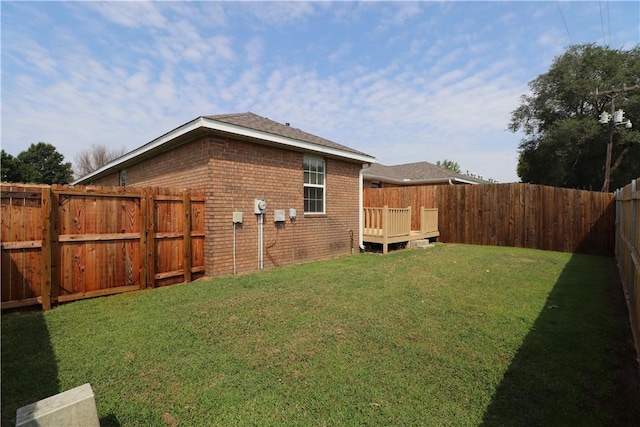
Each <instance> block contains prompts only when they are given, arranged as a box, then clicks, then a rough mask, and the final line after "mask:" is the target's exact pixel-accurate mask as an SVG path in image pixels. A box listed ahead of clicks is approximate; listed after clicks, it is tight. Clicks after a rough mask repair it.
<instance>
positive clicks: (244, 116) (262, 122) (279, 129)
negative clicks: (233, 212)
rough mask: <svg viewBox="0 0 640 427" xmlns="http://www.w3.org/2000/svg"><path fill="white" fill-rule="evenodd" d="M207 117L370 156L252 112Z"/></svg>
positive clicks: (207, 117)
mask: <svg viewBox="0 0 640 427" xmlns="http://www.w3.org/2000/svg"><path fill="white" fill-rule="evenodd" d="M204 117H205V118H206V119H210V120H215V121H218V122H224V123H229V124H232V125H236V126H242V127H244V128H248V129H254V130H258V131H261V132H266V133H270V134H272V135H278V136H283V137H285V138H291V139H296V140H298V141H304V142H309V143H311V144H316V145H320V146H323V147H330V148H335V149H338V150H343V151H347V152H350V153H355V154H362V155H365V156H370V155H369V154H366V153H363V152H361V151H358V150H354V149H353V148H349V147H346V146H344V145H341V144H338V143H336V142H333V141H329V140H328V139H324V138H321V137H319V136H316V135H312V134H310V133H307V132H304V131H302V130H300V129H298V128H294V127H291V126H289V125H286V124H282V123H278V122H276V121H273V120H270V119H268V118H266V117H262V116H258V115H257V114H254V113H252V112H246V113H235V114H219V115H215V116H204Z"/></svg>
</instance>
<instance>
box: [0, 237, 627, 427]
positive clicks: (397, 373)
mask: <svg viewBox="0 0 640 427" xmlns="http://www.w3.org/2000/svg"><path fill="white" fill-rule="evenodd" d="M615 275H616V270H615V267H613V260H612V259H610V258H604V257H597V256H588V255H572V254H566V253H557V252H545V251H536V250H527V249H514V248H498V247H481V246H468V245H443V244H440V245H437V246H436V247H435V248H433V249H428V250H413V251H397V252H393V253H390V254H388V255H386V256H381V255H376V254H363V255H358V256H348V257H343V258H339V259H335V260H330V261H324V262H316V263H309V264H304V265H297V266H291V267H286V268H279V269H275V270H270V271H266V272H262V273H258V274H250V275H243V276H235V277H223V278H215V279H207V280H201V281H198V282H194V283H190V284H185V285H176V286H172V287H167V288H161V289H156V290H150V291H142V292H135V293H127V294H122V295H117V296H111V297H106V298H99V299H93V300H86V301H79V302H74V303H71V304H67V305H63V306H60V307H57V308H55V309H54V310H51V311H49V312H45V313H40V312H31V313H12V314H5V315H3V317H2V425H3V426H5V425H6V426H9V425H13V422H14V418H15V411H16V409H17V408H19V407H20V406H23V405H26V404H28V403H31V402H33V401H35V400H38V399H41V398H44V397H47V396H50V395H52V394H55V393H57V392H60V391H64V390H67V389H70V388H73V387H76V386H78V385H81V384H84V383H87V382H88V383H90V384H91V386H92V388H93V390H94V393H95V396H96V401H97V405H98V411H99V415H100V418H101V423H102V425H107V426H109V425H122V426H149V425H158V426H162V425H169V426H174V425H194V426H202V425H260V426H265V425H293V426H302V425H403V424H404V425H429V426H447V425H452V426H453V425H455V426H465V425H468V426H476V425H486V426H504V425H521V426H525V425H526V426H534V425H540V426H551V425H558V426H562V425H626V424H628V423H629V422H632V421H633V420H636V421H637V418H634V417H636V416H638V412H637V409H638V407H640V405H638V398H637V393H638V381H637V379H638V371H637V362H636V360H635V353H634V350H633V344H632V342H631V338H630V332H629V328H628V323H627V314H626V311H625V310H626V308H625V306H624V300H623V297H622V294H621V291H620V289H619V285H618V283H617V282H616V280H615Z"/></svg>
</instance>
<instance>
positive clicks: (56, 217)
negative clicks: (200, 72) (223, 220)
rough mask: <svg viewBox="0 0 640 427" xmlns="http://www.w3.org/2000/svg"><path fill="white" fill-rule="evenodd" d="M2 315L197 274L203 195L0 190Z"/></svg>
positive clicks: (200, 260)
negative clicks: (16, 309)
mask: <svg viewBox="0 0 640 427" xmlns="http://www.w3.org/2000/svg"><path fill="white" fill-rule="evenodd" d="M0 194H1V202H2V204H1V211H0V215H1V221H2V230H1V234H0V246H1V249H2V260H1V262H2V264H1V268H2V272H1V279H2V300H1V306H2V309H6V308H12V307H21V306H27V305H34V304H42V307H43V309H49V308H50V307H51V304H53V303H56V302H65V301H73V300H77V299H82V298H91V297H95V296H101V295H108V294H114V293H119V292H126V291H131V290H138V289H144V288H147V287H156V286H164V285H170V284H174V283H180V282H185V281H191V280H192V279H193V277H194V275H196V276H200V275H203V274H204V236H205V233H204V202H205V197H204V192H202V191H194V190H182V191H180V190H169V189H159V188H142V189H132V188H124V187H97V186H89V187H80V186H76V187H67V186H64V187H63V186H59V185H54V186H44V185H10V184H0Z"/></svg>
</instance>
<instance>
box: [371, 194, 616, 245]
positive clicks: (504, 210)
mask: <svg viewBox="0 0 640 427" xmlns="http://www.w3.org/2000/svg"><path fill="white" fill-rule="evenodd" d="M613 200H614V195H613V193H598V192H592V191H584V190H572V189H566V188H556V187H548V186H541V185H530V184H487V185H435V186H407V187H388V188H368V189H365V190H364V200H363V202H364V206H370V207H383V206H389V207H397V208H399V207H407V206H412V207H413V208H414V209H413V210H412V224H411V228H412V229H418V227H419V223H420V218H419V215H418V212H419V210H418V207H420V206H425V207H428V208H437V209H438V212H439V215H438V231H439V232H440V237H439V240H441V241H443V242H449V243H468V244H478V245H498V246H513V247H525V248H535V249H545V250H554V251H561V252H580V253H592V254H601V255H608V256H611V255H613V250H614V234H615V232H614V230H615V204H614V203H613Z"/></svg>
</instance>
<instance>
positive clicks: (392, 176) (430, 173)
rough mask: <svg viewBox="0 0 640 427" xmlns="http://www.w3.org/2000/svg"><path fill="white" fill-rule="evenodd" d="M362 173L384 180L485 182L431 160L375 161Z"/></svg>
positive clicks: (368, 177)
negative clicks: (383, 162) (399, 163)
mask: <svg viewBox="0 0 640 427" xmlns="http://www.w3.org/2000/svg"><path fill="white" fill-rule="evenodd" d="M362 174H363V175H364V177H365V178H366V179H371V180H382V181H384V180H385V179H389V180H394V181H407V180H410V181H424V180H437V179H442V180H446V179H462V180H465V181H472V182H477V183H484V181H482V180H480V179H477V178H473V177H470V176H467V175H462V174H459V173H456V172H453V171H450V170H449V169H445V168H442V167H440V166H438V165H434V164H433V163H429V162H417V163H407V164H403V165H396V166H385V165H383V164H380V163H374V164H372V165H371V166H369V167H368V168H367V169H365V170H364V171H363V173H362Z"/></svg>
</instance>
